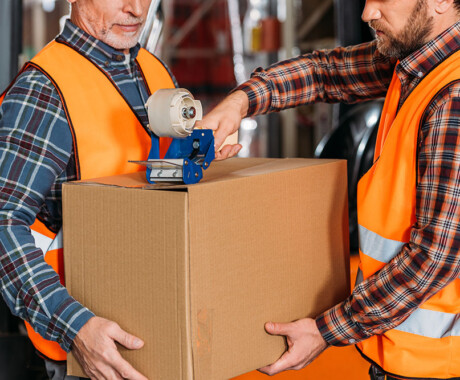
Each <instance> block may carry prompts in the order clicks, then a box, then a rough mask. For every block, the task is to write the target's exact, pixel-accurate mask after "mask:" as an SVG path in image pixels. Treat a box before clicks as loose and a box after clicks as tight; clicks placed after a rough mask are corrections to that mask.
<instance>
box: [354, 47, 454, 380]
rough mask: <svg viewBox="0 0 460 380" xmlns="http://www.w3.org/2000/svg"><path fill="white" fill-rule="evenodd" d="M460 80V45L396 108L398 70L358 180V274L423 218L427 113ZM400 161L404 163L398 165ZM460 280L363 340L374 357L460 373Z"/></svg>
mask: <svg viewBox="0 0 460 380" xmlns="http://www.w3.org/2000/svg"><path fill="white" fill-rule="evenodd" d="M459 80H460V52H457V53H455V54H454V55H452V56H451V57H449V58H447V59H446V60H445V61H444V62H442V63H441V64H440V65H438V66H437V67H436V68H435V69H433V70H432V71H431V72H430V73H428V74H427V75H426V76H425V78H424V79H423V80H422V81H421V82H420V84H419V85H418V86H417V87H416V88H415V89H414V90H413V91H412V93H411V94H410V95H409V97H408V98H407V100H406V101H405V102H404V104H403V105H402V107H401V109H400V110H399V112H398V113H397V115H396V109H397V106H398V103H399V95H400V82H399V79H398V77H397V75H396V71H395V74H394V75H393V80H392V82H391V85H390V88H389V91H388V95H387V99H386V100H385V105H384V109H383V111H382V118H381V123H380V125H379V133H378V137H377V143H376V149H375V162H374V165H373V166H372V168H371V169H370V170H369V171H368V172H367V173H366V174H365V175H364V176H363V177H362V178H361V180H360V181H359V183H358V224H359V242H360V252H359V253H360V260H361V263H360V268H361V271H360V272H359V273H358V275H357V281H358V282H359V281H360V280H361V279H366V278H368V277H369V276H371V275H372V274H374V273H375V272H377V271H379V270H380V269H382V268H383V267H384V266H385V264H386V263H388V262H390V261H391V260H392V259H393V258H394V257H395V256H396V255H398V254H399V253H400V252H401V250H402V249H403V247H404V245H405V244H407V243H409V240H410V233H411V229H412V228H413V225H414V224H415V222H416V216H415V206H416V197H415V196H416V181H417V179H416V175H417V173H416V160H417V141H418V134H419V126H420V121H421V118H422V117H423V114H424V112H425V109H426V107H427V106H428V104H429V103H430V102H431V100H432V99H433V98H435V96H436V95H437V94H438V93H439V91H441V90H442V89H443V88H445V87H446V86H448V85H449V84H451V83H452V82H455V81H459ZM395 163H397V164H395ZM459 319H460V280H459V279H456V280H454V281H452V282H451V283H450V284H449V285H447V286H446V287H444V288H443V289H442V290H441V291H439V292H438V293H436V294H435V295H433V296H432V297H431V298H429V299H428V300H427V301H426V302H424V303H423V304H422V305H421V306H420V307H419V308H418V309H416V310H415V311H414V312H413V313H412V314H411V315H410V316H409V317H408V318H407V319H406V320H405V321H404V322H403V323H401V324H400V325H399V326H397V327H396V328H394V329H392V330H389V331H387V332H385V333H384V334H382V335H375V336H373V337H371V338H369V339H367V340H364V341H362V342H360V343H359V344H358V348H359V349H360V351H361V352H362V353H363V354H364V356H365V357H367V358H369V359H370V360H371V361H372V362H374V363H376V364H378V365H379V366H380V367H382V368H383V369H384V370H385V371H386V372H388V373H390V374H394V375H399V376H401V377H414V378H440V379H441V378H442V379H450V378H457V377H460V322H459Z"/></svg>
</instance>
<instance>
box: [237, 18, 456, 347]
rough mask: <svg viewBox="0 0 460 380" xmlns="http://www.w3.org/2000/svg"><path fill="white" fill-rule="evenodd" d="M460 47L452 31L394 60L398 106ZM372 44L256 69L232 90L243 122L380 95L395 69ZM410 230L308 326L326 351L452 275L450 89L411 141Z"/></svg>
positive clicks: (392, 317) (410, 306) (397, 313)
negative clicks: (242, 99)
mask: <svg viewBox="0 0 460 380" xmlns="http://www.w3.org/2000/svg"><path fill="white" fill-rule="evenodd" d="M459 48H460V22H459V23H456V24H455V25H453V26H452V27H450V28H449V29H448V30H446V31H445V32H443V33H442V34H441V35H439V36H438V37H437V38H435V39H434V40H432V41H430V42H428V43H427V44H426V45H424V46H423V47H422V48H420V49H419V50H418V51H416V52H414V53H412V54H411V55H410V56H408V57H406V58H405V59H403V60H401V62H400V63H399V64H398V65H397V67H396V72H397V75H398V76H399V78H400V80H401V84H402V94H401V100H400V107H401V105H402V104H403V103H404V101H405V100H406V99H407V97H408V95H409V94H410V93H411V91H412V90H413V89H414V88H415V87H416V86H417V85H418V84H419V83H420V81H421V80H422V79H423V78H424V76H425V75H426V74H427V73H428V72H429V71H430V70H431V69H432V68H433V67H435V66H436V65H437V64H438V63H439V62H441V61H443V60H444V59H445V58H446V57H447V56H449V55H450V54H451V53H453V52H455V51H457V50H458V49H459ZM395 65H396V62H395V60H394V59H390V58H386V57H384V56H382V55H381V54H380V53H379V52H378V50H377V48H376V42H375V41H374V42H371V43H365V44H362V45H359V46H354V47H349V48H336V49H333V50H331V51H318V52H314V53H312V54H307V55H304V56H300V57H297V58H293V59H290V60H287V61H284V62H281V63H278V64H275V65H273V66H271V67H269V68H268V69H266V70H263V69H260V68H259V69H257V70H256V71H255V72H254V73H253V75H252V77H251V79H250V80H249V81H248V82H246V83H244V84H242V85H241V86H239V87H238V89H239V90H243V91H245V92H246V94H247V95H248V98H249V102H250V105H249V112H248V115H255V114H262V113H267V112H272V111H280V110H282V109H285V108H290V107H295V106H298V105H302V104H308V103H313V102H319V101H325V102H345V103H354V102H358V101H365V100H370V99H374V98H378V97H383V96H385V94H386V92H387V89H388V86H389V84H390V81H391V77H392V74H393V72H394V69H395ZM417 164H418V167H417V175H418V177H417V178H418V181H417V189H416V223H415V225H414V226H412V229H411V236H410V241H409V243H408V244H406V245H405V246H404V247H403V248H402V250H401V252H400V253H399V254H398V255H397V256H396V257H395V258H394V259H393V260H391V261H390V262H389V263H388V264H386V265H385V266H384V267H383V268H382V269H381V270H380V271H378V272H377V273H376V274H374V275H373V276H371V277H370V278H368V279H366V280H365V281H364V282H362V283H360V284H359V285H358V286H357V287H355V289H354V290H353V292H352V294H351V295H350V297H348V298H347V299H346V300H345V301H343V302H342V303H340V304H338V305H336V306H335V307H333V308H331V309H330V310H328V311H326V312H325V313H323V314H321V315H319V316H318V317H317V318H316V324H317V326H318V328H319V330H320V332H321V334H322V336H323V337H324V339H325V340H326V341H327V342H328V343H329V344H330V345H336V346H343V345H349V344H353V343H356V342H358V341H361V340H364V339H366V338H368V337H370V336H373V335H375V334H381V333H383V332H385V331H387V330H389V329H391V328H394V327H395V326H397V325H398V324H400V323H402V322H403V321H404V320H405V319H406V318H407V317H408V316H409V315H410V313H411V312H413V311H414V310H415V309H416V308H417V307H418V306H419V305H420V304H421V303H423V302H424V301H425V300H427V299H428V298H429V297H430V296H432V295H433V294H435V293H436V292H437V291H439V290H440V289H442V288H443V287H445V286H446V285H447V284H449V283H450V282H451V281H452V280H454V279H455V278H457V277H458V276H459V272H460V220H459V218H460V191H459V189H460V84H459V83H458V82H455V83H453V84H451V85H450V86H448V87H447V88H445V89H444V90H442V91H441V92H440V93H439V94H438V95H437V96H436V97H435V98H434V99H432V101H431V102H430V104H429V105H428V107H427V108H426V110H425V113H424V116H423V119H422V123H421V128H420V132H419V137H418V157H417Z"/></svg>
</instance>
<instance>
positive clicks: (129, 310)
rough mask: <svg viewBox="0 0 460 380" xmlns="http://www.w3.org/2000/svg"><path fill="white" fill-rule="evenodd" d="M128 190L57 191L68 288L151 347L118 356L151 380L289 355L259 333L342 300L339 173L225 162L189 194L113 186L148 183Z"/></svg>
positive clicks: (299, 164) (133, 178) (344, 231)
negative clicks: (60, 197)
mask: <svg viewBox="0 0 460 380" xmlns="http://www.w3.org/2000/svg"><path fill="white" fill-rule="evenodd" d="M128 179H129V182H126V178H123V176H122V177H117V178H115V177H112V178H110V179H104V180H95V181H94V182H101V183H102V182H103V183H104V184H105V185H104V186H100V185H95V186H87V185H86V184H75V183H74V184H67V185H65V186H64V249H65V265H66V278H67V286H68V288H69V290H70V292H71V294H72V295H73V296H74V297H75V298H77V299H78V300H80V301H81V302H83V303H84V304H85V305H86V306H88V307H89V308H90V309H92V310H93V311H94V312H95V313H96V314H98V315H100V316H103V317H106V318H109V319H112V320H115V321H117V322H118V323H119V324H120V325H121V327H122V328H124V329H126V330H127V331H129V332H131V333H133V334H136V335H138V336H140V337H141V338H143V339H144V340H145V342H146V345H145V347H144V348H143V349H142V350H140V351H135V352H125V351H124V352H123V355H124V356H125V357H126V358H127V359H128V360H129V361H130V362H131V363H132V364H133V365H134V366H135V367H136V368H138V369H139V370H141V372H142V373H144V374H145V375H147V376H148V377H149V378H150V379H168V380H169V379H206V380H208V379H228V378H230V377H233V376H236V375H238V374H242V373H245V372H248V371H250V370H253V369H255V368H258V367H261V366H263V365H266V364H269V363H270V362H273V361H274V360H276V359H277V358H278V357H279V356H280V355H281V354H282V352H283V351H284V349H285V344H284V341H283V339H282V338H281V337H271V336H269V335H267V334H266V333H265V332H264V329H263V325H264V322H266V321H291V320H294V319H298V318H302V317H305V316H315V315H316V314H318V313H320V312H321V311H323V310H325V309H327V308H328V307H330V306H332V305H334V304H335V303H336V302H338V301H340V300H342V299H344V298H345V297H346V296H347V295H348V292H349V285H348V284H349V277H348V273H349V270H348V248H347V247H348V226H347V220H348V218H347V194H346V163H345V162H344V161H334V160H305V159H293V160H288V159H285V160H269V159H232V160H227V161H224V162H216V163H213V165H212V167H211V168H210V169H208V170H207V171H206V172H205V177H204V179H203V181H202V182H201V183H200V184H197V185H192V186H185V187H184V186H182V187H181V186H175V187H174V186H173V187H164V186H163V187H158V186H156V187H155V188H156V190H145V189H139V188H119V187H111V186H108V185H109V184H116V185H118V186H124V185H125V184H127V186H133V185H134V186H137V185H136V183H137V181H138V182H139V185H141V184H142V183H143V181H144V180H143V179H142V178H141V177H139V175H138V174H135V175H130V176H128ZM158 189H160V190H163V191H158ZM69 368H70V373H73V374H79V373H78V370H76V367H75V361H73V360H70V366H69Z"/></svg>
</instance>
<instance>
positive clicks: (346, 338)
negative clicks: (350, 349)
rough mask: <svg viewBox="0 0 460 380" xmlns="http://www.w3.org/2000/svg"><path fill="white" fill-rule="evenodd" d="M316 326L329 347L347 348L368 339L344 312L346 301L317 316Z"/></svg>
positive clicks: (345, 311)
mask: <svg viewBox="0 0 460 380" xmlns="http://www.w3.org/2000/svg"><path fill="white" fill-rule="evenodd" d="M316 326H317V327H318V330H319V331H320V333H321V335H322V336H323V339H324V340H325V341H326V342H327V343H328V344H329V345H331V346H338V347H339V346H348V345H350V344H355V343H358V342H360V341H362V340H364V339H367V338H369V335H368V334H366V333H365V332H364V331H363V329H362V328H361V327H360V326H359V324H357V323H355V322H353V320H352V319H351V317H350V315H349V313H348V312H347V310H346V301H345V302H342V303H340V304H338V305H336V306H334V307H333V308H332V309H329V310H328V311H326V312H324V313H323V314H321V315H319V316H318V317H317V318H316Z"/></svg>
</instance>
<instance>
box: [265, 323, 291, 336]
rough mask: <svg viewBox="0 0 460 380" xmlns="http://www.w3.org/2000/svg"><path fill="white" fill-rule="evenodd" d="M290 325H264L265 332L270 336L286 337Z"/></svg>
mask: <svg viewBox="0 0 460 380" xmlns="http://www.w3.org/2000/svg"><path fill="white" fill-rule="evenodd" d="M289 326H290V323H275V322H267V323H266V324H265V331H266V332H268V333H269V334H270V335H288V334H289V330H290V329H289Z"/></svg>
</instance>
